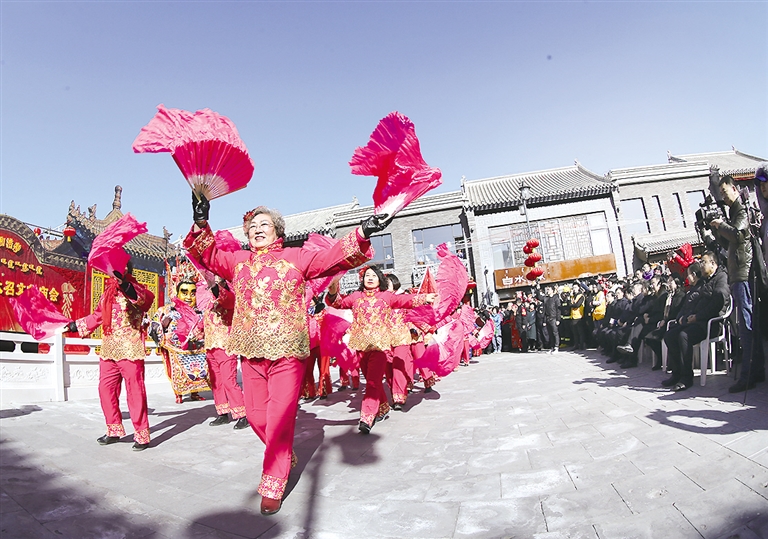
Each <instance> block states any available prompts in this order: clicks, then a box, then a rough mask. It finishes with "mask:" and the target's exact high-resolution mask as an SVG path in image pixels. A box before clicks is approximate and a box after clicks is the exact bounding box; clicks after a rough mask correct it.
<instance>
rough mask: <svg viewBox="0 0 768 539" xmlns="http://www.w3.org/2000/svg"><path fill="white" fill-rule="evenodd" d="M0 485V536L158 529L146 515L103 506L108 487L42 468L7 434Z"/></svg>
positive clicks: (0, 451)
mask: <svg viewBox="0 0 768 539" xmlns="http://www.w3.org/2000/svg"><path fill="white" fill-rule="evenodd" d="M0 489H1V490H0V502H2V511H0V536H2V537H8V538H11V537H49V536H51V537H55V536H58V537H62V538H71V539H81V538H83V537H147V536H150V535H152V534H154V533H156V532H157V529H156V528H155V527H154V524H152V523H151V522H149V521H147V522H146V523H142V522H137V521H136V520H137V519H136V518H133V519H129V518H127V514H124V513H120V512H111V511H107V510H105V509H104V507H107V506H109V503H107V502H106V501H105V498H106V497H107V496H109V495H110V493H109V492H108V491H105V490H104V489H93V490H92V491H89V489H88V488H87V487H84V486H83V485H82V484H81V483H79V482H77V481H76V480H74V479H70V478H68V477H66V476H64V475H63V474H56V473H52V472H47V471H43V470H41V469H39V468H38V467H37V466H35V465H34V464H33V463H32V461H31V460H30V459H29V458H28V457H27V456H25V455H23V454H21V453H20V452H18V451H17V450H15V449H12V448H9V447H8V442H7V441H6V440H0Z"/></svg>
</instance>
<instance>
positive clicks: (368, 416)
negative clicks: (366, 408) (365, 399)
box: [360, 413, 376, 427]
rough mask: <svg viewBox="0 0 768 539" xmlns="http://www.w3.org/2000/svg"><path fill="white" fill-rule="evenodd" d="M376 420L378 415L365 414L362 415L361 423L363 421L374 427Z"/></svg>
mask: <svg viewBox="0 0 768 539" xmlns="http://www.w3.org/2000/svg"><path fill="white" fill-rule="evenodd" d="M375 419H376V414H365V413H361V414H360V421H362V422H363V423H365V424H366V425H368V426H369V427H372V426H373V422H374V420H375Z"/></svg>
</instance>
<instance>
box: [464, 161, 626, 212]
mask: <svg viewBox="0 0 768 539" xmlns="http://www.w3.org/2000/svg"><path fill="white" fill-rule="evenodd" d="M523 181H524V182H525V183H526V184H527V185H529V186H530V187H531V198H530V199H529V200H528V204H539V203H546V202H559V201H565V200H573V199H580V198H586V197H593V196H604V195H608V194H609V193H610V192H611V189H612V188H613V186H612V184H611V182H610V180H609V179H608V178H607V177H605V176H599V175H597V174H595V173H594V172H591V171H589V170H587V169H585V168H584V167H582V166H581V165H580V164H579V163H576V164H575V165H573V166H570V167H564V168H555V169H550V170H542V171H538V172H525V173H522V174H512V175H509V176H499V177H496V178H486V179H482V180H470V181H464V184H463V187H464V192H465V196H466V199H467V207H468V208H470V209H473V210H475V211H483V210H499V209H503V208H514V207H517V206H519V205H520V204H522V200H521V198H520V184H521V182H523Z"/></svg>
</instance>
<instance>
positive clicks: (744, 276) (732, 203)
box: [711, 176, 765, 393]
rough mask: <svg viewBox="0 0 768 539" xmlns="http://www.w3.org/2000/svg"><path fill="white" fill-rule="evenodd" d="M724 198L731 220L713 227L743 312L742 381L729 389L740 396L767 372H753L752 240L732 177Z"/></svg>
mask: <svg viewBox="0 0 768 539" xmlns="http://www.w3.org/2000/svg"><path fill="white" fill-rule="evenodd" d="M720 195H721V196H722V197H723V202H725V203H726V205H727V206H728V220H727V221H726V220H723V219H715V220H714V221H712V223H711V225H712V228H714V229H715V231H716V232H717V241H718V242H719V243H720V245H722V246H723V247H724V248H726V249H728V284H729V286H730V287H731V296H732V297H733V306H734V308H735V309H738V312H739V313H738V316H739V342H740V343H741V373H740V376H739V380H738V381H737V382H736V383H735V384H733V385H732V386H731V387H729V388H728V391H729V392H731V393H738V392H739V391H744V390H745V389H747V388H748V387H751V386H753V385H754V384H755V383H756V382H762V381H763V380H765V373H764V372H754V373H750V360H751V359H752V293H751V291H750V289H749V268H750V265H751V264H752V243H751V242H750V237H749V219H748V218H747V211H746V209H745V208H744V205H743V204H742V203H741V196H740V195H739V190H738V188H737V187H736V184H735V183H734V182H733V178H732V177H731V176H723V177H722V178H721V179H720Z"/></svg>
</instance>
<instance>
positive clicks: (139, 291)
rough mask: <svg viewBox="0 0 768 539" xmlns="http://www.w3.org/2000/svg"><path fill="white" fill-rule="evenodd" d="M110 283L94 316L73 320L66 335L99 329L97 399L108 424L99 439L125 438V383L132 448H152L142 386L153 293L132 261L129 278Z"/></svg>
mask: <svg viewBox="0 0 768 539" xmlns="http://www.w3.org/2000/svg"><path fill="white" fill-rule="evenodd" d="M115 273H116V275H115V277H114V278H111V279H107V281H106V284H105V286H104V293H103V294H102V295H101V299H100V300H99V305H98V307H96V310H95V311H93V313H92V314H89V315H88V316H85V317H83V318H80V319H79V320H75V321H74V322H71V323H70V324H69V327H68V331H77V333H78V334H79V335H80V337H87V336H88V335H90V334H91V333H93V332H94V331H95V330H96V329H97V328H99V327H101V330H102V341H101V351H100V352H99V354H100V356H101V357H100V359H99V400H100V401H101V409H102V411H103V412H104V419H105V420H106V422H107V433H106V434H105V435H104V436H102V437H101V438H99V439H98V440H96V441H97V442H99V444H100V445H109V444H113V443H116V442H119V441H120V438H121V437H122V436H125V427H123V416H122V413H121V412H120V388H121V385H122V381H123V380H125V389H126V393H127V400H128V411H129V412H130V413H131V422H132V423H133V441H134V442H135V443H134V444H133V450H134V451H143V450H144V449H146V448H147V447H148V446H149V417H148V416H147V390H146V387H145V386H144V357H145V356H146V347H145V341H146V340H147V333H146V328H145V327H144V325H143V319H144V313H146V312H148V311H149V308H150V307H152V302H153V301H154V300H155V295H154V294H153V293H152V292H151V291H150V290H148V289H147V288H146V287H144V286H143V285H141V284H139V283H138V282H137V281H136V279H134V277H133V266H132V264H131V263H130V262H129V263H128V269H127V270H126V272H125V275H124V276H123V275H118V274H117V272H115Z"/></svg>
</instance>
